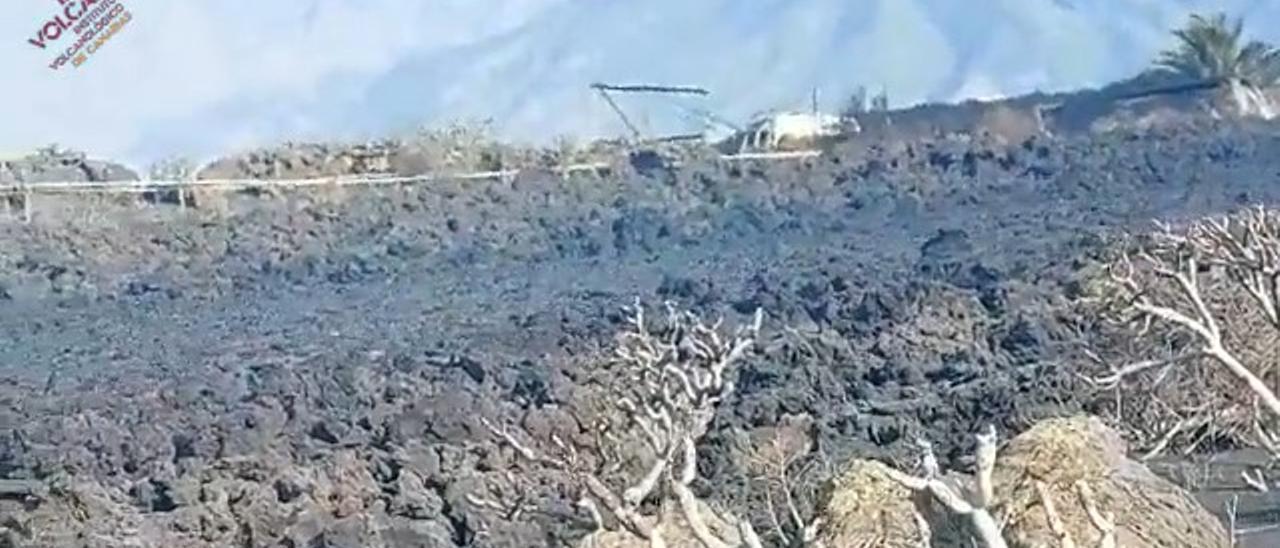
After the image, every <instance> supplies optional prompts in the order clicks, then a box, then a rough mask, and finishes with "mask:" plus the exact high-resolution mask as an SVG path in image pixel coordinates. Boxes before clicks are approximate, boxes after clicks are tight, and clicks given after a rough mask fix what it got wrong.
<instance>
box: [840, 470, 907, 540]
mask: <svg viewBox="0 0 1280 548" xmlns="http://www.w3.org/2000/svg"><path fill="white" fill-rule="evenodd" d="M889 470H890V468H889V466H888V465H886V464H884V463H881V462H878V461H874V460H865V459H855V460H854V461H852V462H850V463H848V464H847V465H845V467H844V470H843V471H842V472H841V473H840V475H838V476H837V477H836V478H835V479H833V480H832V481H831V484H830V485H829V486H828V488H827V489H826V491H825V492H824V493H823V496H822V500H821V501H820V502H819V507H821V508H824V511H823V519H824V523H825V524H824V525H823V527H822V529H821V531H820V532H819V534H818V539H819V540H820V541H821V542H822V544H823V545H824V546H857V547H864V546H865V547H868V548H871V547H877V548H896V547H902V548H907V547H911V548H915V547H917V546H920V541H921V531H920V527H919V525H918V524H917V523H916V522H915V521H914V520H913V519H912V516H914V515H915V514H916V505H915V502H913V494H912V492H911V491H910V490H909V489H907V488H906V487H904V486H903V485H902V484H900V483H898V482H897V481H895V480H894V479H893V478H892V477H891V476H890V472H889Z"/></svg>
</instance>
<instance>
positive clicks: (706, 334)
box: [484, 301, 763, 548]
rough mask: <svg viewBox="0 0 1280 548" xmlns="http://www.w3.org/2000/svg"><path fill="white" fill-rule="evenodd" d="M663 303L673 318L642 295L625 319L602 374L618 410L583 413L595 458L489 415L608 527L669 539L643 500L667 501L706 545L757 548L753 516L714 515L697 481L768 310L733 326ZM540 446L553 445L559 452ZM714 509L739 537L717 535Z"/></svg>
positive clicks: (502, 434)
mask: <svg viewBox="0 0 1280 548" xmlns="http://www.w3.org/2000/svg"><path fill="white" fill-rule="evenodd" d="M666 308H667V310H666V312H667V314H666V324H665V325H664V326H662V327H661V329H660V330H654V328H653V327H652V326H651V325H650V324H649V322H648V321H647V319H646V317H645V313H644V308H643V307H642V306H641V305H640V303H639V302H638V301H637V303H636V305H635V307H634V308H632V309H631V310H630V315H629V325H628V326H627V327H628V328H627V330H626V331H625V332H623V333H622V334H621V335H620V338H619V341H618V345H617V347H616V348H615V350H614V352H613V356H612V359H611V360H610V362H609V363H608V364H606V367H608V369H607V371H606V373H607V375H605V377H607V378H608V379H611V382H609V384H608V386H607V387H606V390H605V391H604V394H602V397H603V398H605V399H608V400H611V401H613V402H614V403H615V404H616V407H617V411H618V413H612V414H608V415H606V416H603V417H594V418H592V419H591V420H587V421H581V422H583V423H584V424H588V425H591V426H590V428H592V429H593V430H594V433H595V434H597V435H598V436H599V438H600V442H599V443H598V444H596V445H594V446H593V447H591V448H589V449H588V451H590V452H591V453H592V454H591V455H589V459H583V458H582V457H583V455H581V451H582V449H581V448H578V447H574V446H573V445H571V444H569V443H566V442H565V441H564V440H560V439H552V440H546V441H528V440H527V439H526V438H527V437H528V436H522V435H518V434H517V433H513V432H511V431H509V430H507V429H504V428H502V427H499V426H497V425H495V424H493V423H492V422H491V421H488V420H485V421H484V424H485V426H486V427H487V428H488V429H489V430H490V432H491V433H492V434H493V435H494V436H495V437H496V439H497V440H499V441H500V442H502V443H503V444H505V445H506V446H509V447H511V448H512V449H514V450H515V452H516V453H517V454H518V455H519V456H520V457H521V458H522V459H524V460H525V461H528V462H532V463H536V464H540V465H544V466H548V467H551V468H554V469H557V470H560V471H563V472H565V473H566V474H567V475H569V476H570V477H572V478H573V479H574V482H575V483H576V484H577V485H576V487H578V489H577V490H578V491H580V500H579V503H578V504H579V506H581V507H583V508H585V509H586V510H587V511H588V512H589V513H591V514H592V515H593V516H595V520H596V522H597V525H598V526H599V527H601V528H606V527H608V523H610V522H612V523H616V524H617V526H618V527H619V528H620V529H621V530H624V531H626V532H627V533H629V534H631V535H634V536H635V537H637V538H639V539H644V540H647V541H649V543H650V544H651V545H652V546H665V545H666V542H665V540H664V538H663V531H662V529H661V527H660V525H661V524H660V523H658V520H657V518H655V517H653V516H650V515H647V514H646V513H645V511H644V504H645V503H646V501H654V500H657V501H666V502H669V503H673V504H674V505H675V507H676V508H678V509H679V512H680V515H681V516H682V517H683V518H684V520H685V522H686V523H687V524H688V528H689V533H691V535H692V537H693V538H695V539H697V541H698V542H699V543H700V544H701V545H702V546H704V547H705V548H732V547H735V546H742V547H748V548H759V547H760V546H761V541H760V539H759V537H758V536H757V534H756V533H755V531H754V529H753V528H752V526H751V525H750V524H749V523H748V522H747V521H746V520H743V519H739V518H738V517H736V516H733V515H729V514H728V513H727V512H716V514H718V515H715V516H707V515H706V512H713V510H709V508H708V507H707V506H706V505H705V504H701V503H700V502H699V501H698V499H697V498H696V497H695V495H694V494H693V491H692V490H691V488H690V485H691V484H692V482H693V481H694V479H696V476H697V459H698V451H697V442H698V440H699V439H701V438H702V437H703V436H704V435H705V434H706V433H707V429H708V428H709V426H710V424H711V420H712V418H713V416H714V414H715V409H716V406H717V405H718V404H719V403H720V402H721V401H722V400H723V399H724V398H725V397H726V396H727V395H729V394H731V393H732V392H733V390H734V385H733V383H732V381H731V380H730V373H731V369H732V368H733V367H734V366H735V365H737V364H738V363H739V362H740V361H741V360H742V359H743V358H744V357H745V355H746V353H747V352H748V350H750V349H751V347H752V346H753V345H754V344H755V341H756V338H757V336H758V333H759V329H760V324H761V321H762V319H763V315H762V313H761V311H759V310H757V312H756V315H755V320H754V322H753V323H752V324H751V325H749V326H745V327H741V328H739V329H737V330H736V331H735V332H734V333H733V334H732V335H726V334H724V333H722V329H721V322H719V321H717V322H715V323H712V324H708V323H706V322H704V321H703V320H702V319H701V318H699V317H698V316H697V315H695V314H693V313H691V312H687V311H679V310H677V309H676V308H675V307H674V306H673V305H671V304H670V303H668V304H667V307H666ZM537 445H543V446H549V447H551V448H552V449H553V451H554V453H555V455H556V456H550V454H549V453H548V452H545V451H541V450H539V449H538V448H536V447H535V446H537ZM640 448H643V450H644V451H643V455H641V454H640V451H639V450H638V449H640ZM637 458H638V460H641V461H647V462H644V463H643V465H642V466H641V469H642V472H641V473H639V474H638V477H625V479H623V480H622V481H621V482H619V481H611V478H609V477H608V476H609V474H608V473H607V472H606V470H613V471H617V470H620V469H622V468H624V467H625V466H624V464H625V463H626V462H629V461H632V460H636V459H637ZM584 460H590V461H592V462H594V463H596V466H595V467H594V469H584V467H583V466H581V463H582V462H583V461H584ZM623 475H624V476H625V474H623ZM618 483H622V484H621V485H618ZM709 518H714V519H715V520H716V521H718V522H719V523H723V524H728V525H730V526H731V527H733V528H735V529H736V533H737V534H736V538H732V539H727V538H721V536H718V535H717V533H716V532H715V531H713V527H711V526H710V525H708V521H709Z"/></svg>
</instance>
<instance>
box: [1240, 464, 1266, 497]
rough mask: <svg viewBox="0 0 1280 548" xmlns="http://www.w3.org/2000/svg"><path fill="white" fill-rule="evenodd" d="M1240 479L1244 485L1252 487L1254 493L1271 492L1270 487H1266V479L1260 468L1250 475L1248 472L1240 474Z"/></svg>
mask: <svg viewBox="0 0 1280 548" xmlns="http://www.w3.org/2000/svg"><path fill="white" fill-rule="evenodd" d="M1240 479H1242V480H1244V484H1245V485H1248V486H1249V487H1252V488H1253V490H1254V491H1257V492H1259V493H1266V492H1268V491H1271V486H1269V485H1267V478H1266V476H1264V475H1263V473H1262V469H1260V468H1254V469H1253V474H1252V475H1250V473H1249V471H1248V470H1245V471H1242V472H1240Z"/></svg>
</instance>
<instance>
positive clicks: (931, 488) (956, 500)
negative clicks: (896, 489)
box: [888, 426, 1008, 548]
mask: <svg viewBox="0 0 1280 548" xmlns="http://www.w3.org/2000/svg"><path fill="white" fill-rule="evenodd" d="M976 438H977V441H978V447H977V450H976V452H975V455H976V457H977V459H976V460H977V465H978V470H977V478H978V493H977V494H976V495H977V496H976V497H975V498H977V499H978V500H976V501H974V502H970V501H967V500H965V498H964V497H963V496H961V494H960V493H958V492H956V490H955V489H953V488H952V487H951V486H950V485H947V484H946V483H945V482H943V481H942V480H941V479H939V477H938V476H939V473H938V472H939V469H938V464H937V462H938V461H937V457H936V456H935V455H934V454H933V450H932V446H931V445H930V444H929V443H928V442H925V441H923V440H921V443H920V445H921V447H922V448H923V449H924V450H925V454H924V455H923V456H922V457H923V458H922V463H923V468H924V472H925V477H915V476H912V475H910V474H906V473H903V472H901V471H898V470H895V469H892V468H890V469H889V470H888V474H889V477H890V478H891V479H893V480H894V481H896V482H898V483H899V484H901V485H902V486H904V487H906V488H907V489H910V490H912V491H917V492H926V493H929V494H930V495H931V496H933V498H934V499H935V500H937V501H938V502H939V503H941V504H942V505H943V506H944V507H946V508H947V509H948V510H949V511H951V512H952V513H954V514H957V515H961V516H967V517H968V518H969V522H970V524H971V525H972V527H973V531H974V533H975V534H976V535H977V540H978V541H979V542H981V544H982V546H985V547H986V548H1006V547H1007V546H1008V543H1007V542H1005V540H1004V537H1003V535H1002V533H1001V531H1000V525H999V524H998V523H996V520H995V518H994V517H992V516H991V512H990V511H989V510H988V505H989V504H990V502H991V501H992V499H994V494H993V493H992V480H991V478H992V473H993V470H994V467H995V460H996V459H995V456H996V441H997V440H996V432H995V427H994V426H988V428H987V430H986V432H983V433H981V434H978V435H977V436H976Z"/></svg>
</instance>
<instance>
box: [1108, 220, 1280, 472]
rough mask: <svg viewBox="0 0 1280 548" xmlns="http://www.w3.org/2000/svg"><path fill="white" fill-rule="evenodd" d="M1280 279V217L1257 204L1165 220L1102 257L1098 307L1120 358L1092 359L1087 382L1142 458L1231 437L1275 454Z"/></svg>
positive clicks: (1279, 405)
mask: <svg viewBox="0 0 1280 548" xmlns="http://www.w3.org/2000/svg"><path fill="white" fill-rule="evenodd" d="M1278 281H1280V217H1278V216H1277V213H1276V212H1275V211H1273V210H1267V209H1263V208H1254V209H1249V210H1246V211H1242V212H1239V213H1237V214H1234V215H1230V216H1226V217H1223V218H1220V219H1203V220H1198V221H1195V222H1193V223H1190V224H1189V225H1188V226H1186V227H1181V228H1177V227H1173V226H1168V225H1163V226H1161V227H1160V228H1159V230H1157V231H1156V232H1155V233H1153V234H1150V235H1148V236H1146V237H1144V238H1141V239H1140V240H1139V241H1137V242H1135V243H1134V244H1133V245H1131V246H1129V249H1127V250H1125V251H1124V252H1123V253H1121V254H1120V255H1119V256H1118V257H1117V258H1116V259H1115V260H1114V261H1113V262H1112V263H1111V264H1110V265H1109V278H1108V280H1107V281H1106V283H1104V284H1103V285H1102V286H1101V287H1100V288H1098V295H1097V299H1098V300H1097V303H1096V304H1097V305H1098V306H1099V315H1100V316H1101V317H1102V318H1104V319H1106V320H1108V322H1109V323H1108V325H1107V327H1109V328H1110V331H1109V334H1110V337H1111V339H1112V342H1113V343H1114V344H1112V345H1110V346H1111V347H1112V348H1115V349H1117V350H1116V353H1117V354H1118V355H1116V356H1111V355H1108V356H1099V357H1097V360H1098V363H1099V364H1100V366H1101V367H1105V368H1106V372H1105V373H1101V374H1099V375H1097V376H1095V377H1093V378H1091V379H1090V380H1091V381H1092V382H1093V383H1094V384H1095V385H1097V386H1098V387H1100V388H1101V389H1103V390H1106V391H1107V393H1108V394H1109V397H1108V398H1107V399H1106V406H1105V409H1106V411H1107V413H1108V414H1109V415H1110V416H1111V417H1113V418H1114V419H1115V420H1116V421H1117V422H1118V423H1119V424H1122V425H1124V427H1126V428H1127V429H1129V430H1130V431H1131V432H1132V433H1133V434H1135V435H1136V436H1137V438H1138V439H1139V440H1140V441H1141V442H1142V445H1144V446H1145V448H1146V449H1147V452H1146V454H1147V456H1148V457H1151V456H1155V455H1157V454H1159V453H1161V452H1163V451H1166V450H1170V449H1176V450H1182V451H1184V452H1191V451H1195V450H1197V449H1205V450H1212V449H1218V448H1222V447H1229V446H1238V445H1260V446H1262V447H1265V448H1268V449H1269V450H1270V451H1271V452H1272V453H1273V454H1280V453H1278V451H1280V447H1278V446H1277V443H1276V439H1277V438H1276V434H1275V432H1276V431H1275V425H1276V423H1277V419H1280V399H1277V397H1276V395H1275V388H1276V387H1277V386H1278V385H1280V384H1278V383H1280V371H1277V370H1276V364H1277V363H1278V362H1277V359H1276V358H1277V348H1276V345H1275V344H1274V343H1275V340H1276V337H1277V335H1278V334H1280V313H1278V312H1277V310H1278V309H1280V286H1278V285H1277V282H1278ZM1102 364H1112V365H1102ZM1116 364H1119V365H1116Z"/></svg>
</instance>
